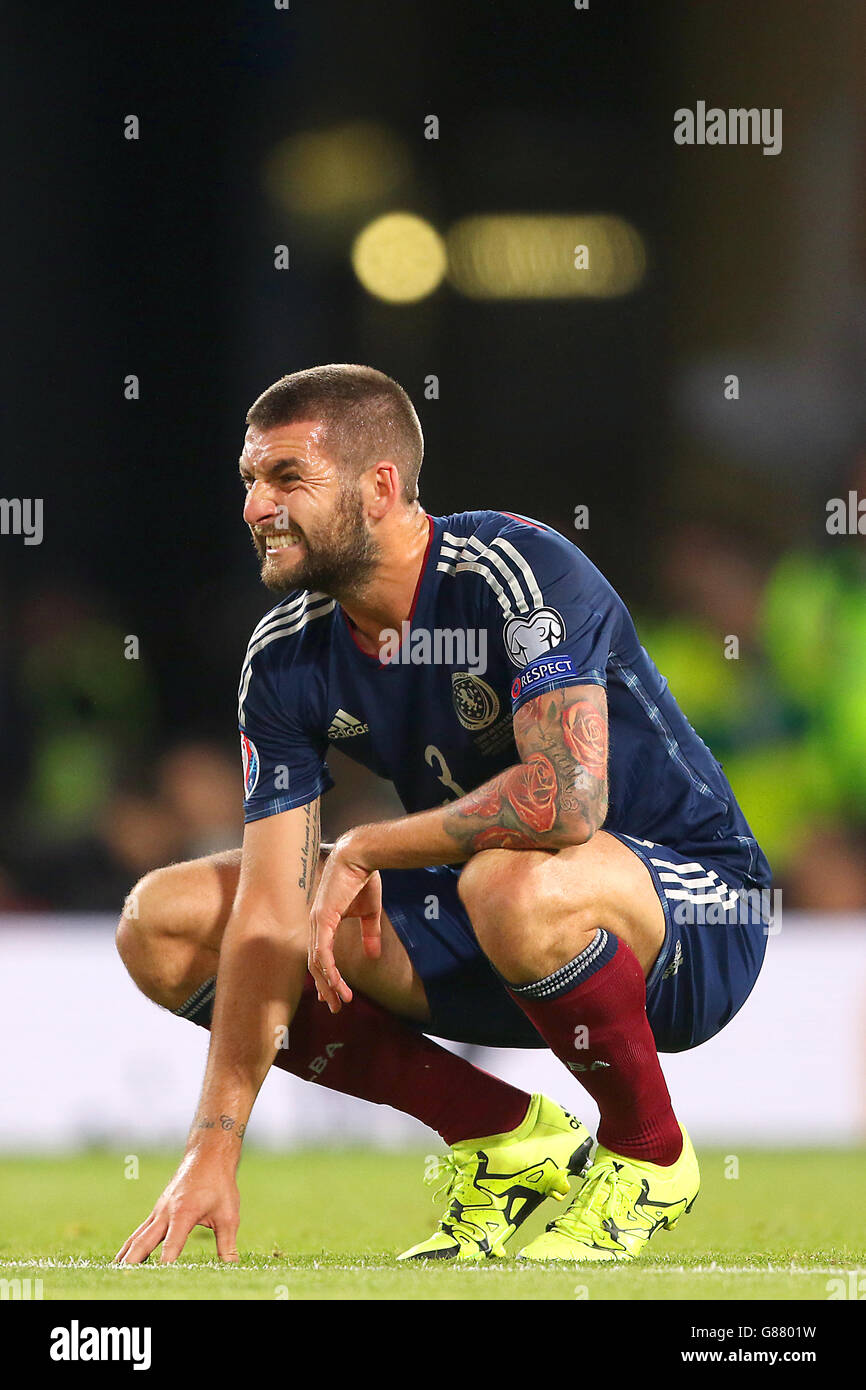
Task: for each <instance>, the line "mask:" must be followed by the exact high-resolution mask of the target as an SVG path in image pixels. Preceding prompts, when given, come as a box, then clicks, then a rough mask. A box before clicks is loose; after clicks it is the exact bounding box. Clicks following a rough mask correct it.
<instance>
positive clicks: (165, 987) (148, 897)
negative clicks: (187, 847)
mask: <svg viewBox="0 0 866 1390" xmlns="http://www.w3.org/2000/svg"><path fill="white" fill-rule="evenodd" d="M239 870H240V851H239V850H237V851H229V852H227V853H226V854H218V855H211V856H210V857H209V858H207V859H197V860H192V861H191V862H189V863H186V864H170V865H168V866H167V867H166V868H162V869H153V870H151V871H150V873H147V874H145V875H144V877H143V878H142V879H140V880H139V882H138V883H137V884H136V885H135V887H134V888H133V889H132V891H131V893H130V894H129V895H128V897H127V899H126V902H125V903H124V906H123V912H122V914H121V917H120V921H119V923H118V926H117V932H116V937H115V940H116V944H117V950H118V954H119V955H120V958H121V960H122V961H123V963H124V965H125V966H126V969H127V970H128V972H129V974H130V976H131V977H132V979H133V980H134V981H135V983H136V984H137V985H138V987H139V989H140V990H142V991H143V993H144V994H146V995H147V996H148V998H150V999H153V1000H155V1002H156V1003H158V1004H162V1005H163V1006H164V1007H165V1008H172V1009H174V1008H179V1007H180V1005H181V1004H182V1003H183V1002H184V1001H185V1000H186V999H187V998H188V997H189V995H190V994H191V993H192V992H193V990H195V989H196V988H197V987H198V985H199V984H201V983H202V982H203V980H204V979H207V978H208V976H209V975H212V974H214V972H215V971H216V967H217V962H218V959H219V946H220V941H221V939H222V933H223V931H224V930H225V925H226V922H227V921H228V918H229V915H230V913H231V906H232V902H233V901H234V895H235V891H236V889H237V880H238V874H239Z"/></svg>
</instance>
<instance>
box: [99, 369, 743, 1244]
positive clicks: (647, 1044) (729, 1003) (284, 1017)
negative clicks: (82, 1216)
mask: <svg viewBox="0 0 866 1390" xmlns="http://www.w3.org/2000/svg"><path fill="white" fill-rule="evenodd" d="M422 452H423V442H422V437H421V430H420V426H419V423H418V419H417V416H416V414H415V411H414V409H413V407H412V404H411V402H410V400H409V398H408V397H407V396H406V394H405V392H404V391H403V390H402V389H401V388H400V387H399V386H398V385H397V384H396V382H394V381H392V380H391V379H390V378H389V377H386V376H384V375H383V374H382V373H380V372H378V371H375V370H373V369H372V368H369V367H360V366H347V365H337V366H328V367H316V368H312V369H310V370H307V371H302V372H297V373H295V374H294V375H292V376H288V377H284V378H282V379H281V380H280V381H277V382H276V383H275V384H274V385H273V386H271V387H269V389H268V390H266V391H265V392H264V394H263V395H261V396H260V397H259V399H258V400H257V401H256V402H255V404H254V405H253V406H252V408H251V410H250V411H249V414H248V416H247V431H246V436H245V440H244V445H243V451H242V453H241V456H240V477H241V483H242V487H243V489H244V491H245V506H244V520H245V522H246V524H247V526H248V527H249V530H250V533H251V536H252V540H253V544H254V546H255V549H256V552H257V555H258V558H259V561H260V564H261V574H262V579H263V581H264V583H265V585H266V586H267V587H268V588H269V589H271V590H272V591H273V592H274V593H276V594H277V595H279V602H278V603H277V605H276V607H274V608H272V609H271V611H270V612H269V613H267V614H266V616H265V617H264V618H263V619H262V621H261V622H260V623H259V624H258V626H257V627H256V629H255V631H254V632H253V634H252V637H251V639H250V643H249V647H248V649H247V653H246V657H245V660H244V663H243V668H242V672H241V681H240V690H239V706H238V717H239V726H240V737H241V750H242V758H243V772H244V784H245V787H244V790H245V802H244V806H245V832H244V840H243V847H242V849H239V850H237V851H234V852H229V853H225V854H220V855H214V856H211V857H209V858H206V859H200V860H196V861H194V862H192V863H187V864H174V865H171V866H169V867H167V868H164V869H159V870H156V871H154V872H152V873H150V874H148V875H146V877H145V878H144V879H143V880H142V881H141V882H140V883H139V884H138V885H137V887H136V888H135V890H134V893H133V898H134V902H135V911H134V912H133V913H126V914H124V916H123V917H122V918H121V922H120V927H119V931H118V947H119V950H120V953H121V956H122V958H123V960H124V962H125V964H126V967H127V969H128V970H129V973H130V975H131V976H132V978H133V980H134V981H135V982H136V984H137V985H138V986H139V987H140V988H141V989H142V990H143V991H144V992H145V994H147V995H148V997H149V998H151V999H152V1000H154V1001H155V1002H156V1003H157V1004H159V1005H161V1006H162V1007H164V1008H166V1009H170V1010H172V1011H174V1012H175V1013H177V1014H179V1015H180V1016H181V1017H183V1018H187V1019H189V1020H190V1021H192V1022H194V1023H197V1024H199V1025H201V1026H203V1027H205V1028H209V1029H210V1033H211V1037H210V1046H209V1052H208V1061H207V1067H206V1072H205V1078H204V1083H203V1087H202V1093H201V1099H200V1102H199V1106H198V1110H197V1112H196V1115H195V1118H194V1120H193V1124H192V1128H191V1130H190V1134H189V1139H188V1142H187V1147H186V1152H185V1155H184V1157H183V1159H182V1161H181V1163H180V1166H179V1168H178V1170H177V1172H176V1174H175V1176H174V1177H173V1179H172V1180H171V1182H170V1183H169V1185H168V1187H167V1188H166V1190H165V1192H164V1193H163V1194H162V1196H161V1197H160V1199H159V1200H158V1202H157V1203H156V1206H155V1207H154V1209H153V1211H152V1212H151V1214H150V1215H149V1217H148V1218H147V1220H146V1221H144V1222H143V1223H142V1225H141V1226H139V1227H138V1229H137V1230H136V1231H134V1232H133V1234H132V1235H131V1236H130V1237H129V1238H128V1240H127V1241H126V1242H125V1243H124V1245H123V1247H122V1249H121V1250H120V1251H119V1253H118V1257H117V1258H118V1259H120V1260H121V1261H123V1262H125V1263H127V1264H138V1263H140V1262H141V1261H143V1260H146V1259H147V1258H148V1256H149V1255H150V1254H151V1252H152V1251H154V1250H155V1249H156V1248H157V1247H158V1246H159V1245H160V1244H161V1245H162V1247H163V1249H162V1256H161V1258H162V1260H163V1261H165V1262H171V1261H173V1260H175V1259H176V1258H177V1256H178V1255H179V1254H180V1252H181V1250H182V1249H183V1247H184V1244H185V1242H186V1239H187V1237H188V1235H189V1233H190V1231H191V1230H192V1228H193V1227H194V1226H195V1225H203V1226H208V1227H211V1228H212V1229H213V1231H214V1233H215V1237H216V1245H217V1251H218V1253H219V1255H220V1257H221V1258H222V1259H225V1260H236V1259H237V1258H238V1255H237V1244H236V1242H237V1232H238V1224H239V1210H240V1205H239V1194H238V1187H237V1182H236V1171H237V1165H238V1161H239V1158H240V1153H241V1147H242V1144H243V1139H244V1134H245V1131H246V1128H247V1124H248V1121H249V1118H250V1114H251V1111H252V1108H253V1104H254V1102H255V1098H256V1095H257V1093H258V1091H259V1088H260V1086H261V1084H262V1081H263V1079H264V1077H265V1075H266V1074H267V1071H268V1069H269V1067H271V1066H272V1065H276V1066H278V1067H280V1068H281V1069H283V1070H286V1071H290V1072H292V1073H294V1074H295V1075H297V1076H300V1077H303V1078H305V1079H306V1080H308V1081H310V1082H311V1083H313V1084H315V1085H319V1086H326V1087H329V1088H331V1089H333V1090H337V1091H342V1092H345V1093H346V1094H349V1095H353V1096H359V1097H362V1098H364V1099H366V1100H369V1101H372V1102H374V1103H376V1104H380V1105H391V1106H393V1107H395V1108H396V1109H398V1110H402V1111H405V1112H406V1113H408V1114H410V1115H413V1116H415V1117H417V1118H418V1119H419V1120H421V1121H422V1122H423V1123H425V1124H427V1125H428V1126H430V1127H431V1128H432V1129H434V1130H436V1131H437V1132H438V1133H439V1134H440V1135H441V1136H442V1138H443V1140H444V1141H445V1144H446V1145H447V1147H448V1149H449V1150H450V1152H449V1154H448V1157H447V1159H446V1185H447V1187H448V1194H447V1207H446V1210H445V1211H444V1213H443V1215H442V1217H441V1219H440V1221H439V1223H438V1226H437V1228H436V1229H435V1231H433V1233H432V1234H431V1235H429V1236H428V1237H427V1238H426V1239H421V1240H420V1241H419V1242H418V1243H417V1244H416V1245H414V1246H413V1247H412V1248H411V1249H409V1250H406V1251H404V1252H403V1254H402V1255H401V1256H400V1258H401V1259H405V1260H451V1259H456V1260H474V1261H478V1260H488V1259H491V1258H496V1257H500V1256H503V1255H506V1254H511V1253H516V1254H517V1255H518V1257H519V1258H520V1259H523V1260H542V1261H543V1260H566V1261H575V1262H580V1263H587V1262H609V1261H617V1260H619V1261H626V1260H633V1259H635V1258H636V1257H638V1256H640V1254H641V1252H642V1251H643V1250H644V1248H645V1247H646V1245H647V1243H648V1241H650V1240H651V1239H652V1238H653V1236H654V1235H655V1234H656V1232H657V1231H658V1230H659V1229H662V1228H664V1229H670V1228H671V1227H672V1226H674V1224H675V1223H676V1222H677V1221H678V1220H679V1218H680V1217H681V1216H682V1215H683V1214H684V1213H685V1212H688V1211H690V1210H691V1207H692V1205H693V1203H694V1201H695V1198H696V1197H697V1195H698V1189H699V1185H700V1179H699V1172H698V1162H697V1159H696V1156H695V1152H694V1149H693V1147H692V1144H691V1141H690V1139H689V1136H688V1133H687V1131H686V1128H685V1126H684V1125H683V1124H682V1123H681V1121H680V1119H679V1118H678V1116H677V1115H675V1113H674V1110H673V1108H672V1105H671V1099H670V1096H669V1094H668V1089H667V1086H666V1084H665V1079H664V1075H663V1073H662V1068H661V1065H660V1062H659V1053H664V1052H679V1051H682V1050H684V1049H688V1048H693V1047H697V1046H699V1045H700V1044H701V1043H702V1042H704V1041H706V1040H707V1039H708V1038H711V1037H713V1036H714V1035H715V1034H716V1033H718V1032H719V1030H720V1029H722V1028H724V1026H725V1024H726V1023H728V1022H729V1020H730V1019H731V1018H733V1016H734V1015H735V1014H736V1012H737V1011H738V1009H740V1008H741V1006H742V1005H743V1003H744V1002H745V1000H746V998H747V997H748V995H749V993H750V991H751V989H752V987H753V985H754V983H755V980H756V978H757V976H758V972H759V971H760V968H761V965H762V962H763V958H764V952H765V948H766V941H767V930H768V929H767V918H766V914H765V913H763V912H762V911H761V910H760V907H755V906H753V904H754V903H755V900H756V898H757V899H759V900H760V901H762V902H763V901H765V900H766V897H767V894H766V893H765V892H764V891H763V890H766V889H768V888H769V885H770V870H769V866H768V864H767V861H766V859H765V857H764V855H763V853H762V852H761V849H760V848H759V846H758V844H757V843H756V841H755V838H754V836H753V835H752V833H751V831H750V829H749V826H748V824H747V823H746V820H745V818H744V816H743V814H742V812H741V811H740V808H739V807H738V805H737V802H736V799H735V797H734V794H733V792H732V790H731V787H730V785H729V784H728V781H727V779H726V777H725V775H724V772H723V770H722V768H721V766H720V764H719V763H718V762H717V761H716V759H715V758H714V757H713V756H712V754H711V752H710V751H709V749H708V748H707V747H706V745H705V744H704V743H703V742H702V741H701V739H700V738H699V737H698V735H697V734H696V733H695V731H694V730H693V729H692V727H691V725H690V724H689V723H688V721H687V719H686V718H685V716H684V715H683V713H682V712H681V710H680V709H679V707H678V705H677V703H676V700H675V699H674V697H673V695H672V694H671V692H670V691H669V690H668V689H667V684H666V682H665V680H664V678H663V677H662V676H661V675H660V674H659V672H658V670H657V669H656V667H655V666H654V665H653V662H652V660H651V658H650V657H649V656H648V655H647V653H646V652H645V651H644V649H643V648H642V647H641V645H640V643H639V641H638V638H637V635H636V632H635V628H634V625H633V623H632V620H631V618H630V616H629V613H628V611H627V609H626V607H625V605H624V604H623V602H622V600H621V599H620V598H619V597H618V595H617V594H616V593H615V592H614V590H613V589H612V588H611V586H610V584H609V583H608V582H607V580H606V579H605V578H604V577H603V576H602V575H601V574H600V573H599V571H598V570H597V569H596V568H595V566H594V565H593V564H591V563H590V561H589V560H588V559H587V557H586V556H585V555H583V554H582V552H581V551H580V550H578V549H577V548H576V547H575V546H574V545H572V544H571V543H570V542H569V541H567V540H565V539H564V538H563V537H562V536H560V535H559V534H557V533H556V532H555V531H553V530H551V529H550V528H549V527H547V526H545V525H542V524H541V523H539V522H537V521H533V520H531V519H530V518H528V517H524V516H522V515H516V514H511V513H503V512H498V511H484V510H481V511H468V512H457V513H454V514H453V515H449V516H431V515H428V514H427V513H426V512H425V511H424V510H423V509H422V507H421V504H420V502H419V499H418V473H419V469H420V466H421V459H422ZM329 745H333V746H336V747H338V748H339V749H340V750H341V751H342V752H344V753H345V754H347V755H348V756H349V757H350V758H353V759H355V760H356V761H358V762H359V763H361V764H363V766H364V767H366V768H368V769H370V770H371V771H372V772H374V773H376V774H378V775H379V776H380V777H385V778H388V779H390V780H391V782H393V784H394V786H395V788H396V790H397V793H398V795H399V797H400V800H401V803H402V805H403V807H404V809H405V815H403V816H401V817H400V818H398V819H396V820H392V821H387V822H381V823H377V824H371V825H360V826H357V827H356V828H355V829H353V830H351V831H350V832H348V833H347V834H344V835H343V836H341V838H340V839H339V840H338V841H337V842H336V844H335V845H334V846H332V847H330V852H328V853H326V852H325V851H324V850H323V848H322V847H321V845H320V836H319V801H320V797H321V796H322V794H323V793H324V792H326V791H327V790H328V788H329V787H330V786H331V785H332V783H331V780H330V777H329V774H328V770H327V766H326V761H325V759H326V753H327V749H328V747H329ZM436 1037H438V1038H444V1039H454V1040H458V1041H462V1042H465V1043H471V1044H481V1045H485V1046H488V1047H509V1048H513V1047H518V1048H549V1049H550V1050H551V1051H552V1052H553V1053H554V1054H555V1055H556V1056H557V1057H558V1058H559V1060H560V1061H561V1062H562V1064H563V1066H564V1067H566V1068H567V1069H568V1071H569V1073H570V1074H571V1076H572V1078H573V1081H574V1101H573V1109H574V1110H575V1112H576V1113H577V1114H579V1113H580V1109H581V1095H582V1091H585V1092H588V1093H589V1095H590V1096H591V1097H592V1099H593V1100H594V1101H595V1103H596V1105H597V1106H598V1109H599V1112H600V1117H601V1118H600V1123H599V1128H598V1135H597V1145H595V1147H594V1146H593V1140H592V1137H591V1135H590V1134H589V1133H588V1131H587V1129H586V1127H585V1126H584V1125H583V1123H582V1122H581V1121H580V1120H579V1119H578V1118H575V1116H574V1115H572V1114H570V1113H568V1112H567V1111H565V1110H563V1109H562V1108H561V1107H560V1106H559V1105H557V1104H555V1103H554V1102H553V1101H551V1100H549V1099H547V1098H546V1097H544V1096H542V1095H531V1096H530V1095H527V1094H525V1093H524V1092H522V1091H520V1090H518V1089H516V1088H515V1087H513V1086H510V1085H508V1084H506V1083H505V1082H503V1081H501V1080H499V1079H498V1078H497V1077H495V1076H493V1075H490V1074H488V1073H487V1072H484V1071H482V1070H480V1069H479V1068H477V1067H475V1066H473V1065H471V1064H470V1063H469V1062H468V1061H466V1060H465V1059H463V1058H461V1057H458V1056H456V1055H454V1054H453V1053H451V1052H449V1051H448V1050H446V1049H445V1048H442V1047H440V1046H439V1044H438V1043H437V1042H435V1041H434V1040H433V1039H434V1038H436ZM287 1039H288V1044H289V1045H288V1046H287V1047H286V1046H284V1045H283V1044H284V1043H285V1041H286V1040H287ZM311 1100H312V1094H311ZM548 1198H553V1199H555V1200H556V1201H557V1202H558V1203H559V1204H560V1205H559V1206H558V1207H557V1208H551V1214H552V1215H555V1219H553V1220H552V1221H551V1224H550V1225H549V1226H548V1227H547V1230H546V1231H545V1232H544V1233H543V1234H542V1235H540V1236H538V1237H537V1238H536V1239H535V1240H532V1241H530V1242H529V1244H526V1245H523V1246H522V1247H521V1242H520V1241H519V1239H517V1240H515V1239H514V1237H515V1236H516V1235H517V1233H518V1231H519V1228H520V1226H521V1225H522V1224H523V1222H524V1221H525V1220H526V1218H527V1217H528V1216H529V1215H530V1214H531V1213H532V1212H533V1211H535V1210H536V1209H537V1207H538V1206H539V1205H540V1204H541V1203H543V1202H545V1201H546V1200H547V1199H548ZM567 1198H570V1202H567V1201H566V1199H567ZM556 1213H558V1214H556ZM419 1234H420V1233H419Z"/></svg>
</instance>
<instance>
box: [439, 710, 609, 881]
mask: <svg viewBox="0 0 866 1390" xmlns="http://www.w3.org/2000/svg"><path fill="white" fill-rule="evenodd" d="M514 741H515V743H516V744H517V751H518V752H519V753H520V759H521V761H520V762H519V763H518V764H516V765H515V766H514V767H509V768H506V770H505V772H501V773H500V774H499V776H498V777H494V778H493V780H492V781H490V782H485V784H484V785H483V786H482V787H479V788H478V790H477V791H474V792H470V793H469V794H468V796H464V797H461V799H460V800H459V801H456V802H455V803H454V804H453V805H452V806H448V807H446V808H445V815H444V826H445V829H446V830H447V832H448V834H449V835H451V836H452V837H453V838H454V840H456V842H457V844H458V845H459V847H460V849H461V850H462V851H468V853H465V852H464V853H461V854H460V855H459V856H458V857H459V858H460V859H463V858H468V857H469V855H472V854H477V853H478V851H479V850H482V849H561V848H562V847H563V846H565V845H579V844H583V843H585V841H586V840H589V839H591V837H592V836H593V835H594V834H595V832H596V830H598V828H599V827H600V826H601V824H602V822H603V821H604V818H605V816H606V814H607V696H606V695H605V692H604V689H603V688H602V687H601V686H598V685H573V686H566V687H565V688H564V689H561V690H552V691H551V692H550V693H549V694H547V695H536V697H535V699H534V700H528V701H527V702H526V704H525V705H522V706H521V707H520V709H519V710H518V711H517V713H516V715H515V716H514Z"/></svg>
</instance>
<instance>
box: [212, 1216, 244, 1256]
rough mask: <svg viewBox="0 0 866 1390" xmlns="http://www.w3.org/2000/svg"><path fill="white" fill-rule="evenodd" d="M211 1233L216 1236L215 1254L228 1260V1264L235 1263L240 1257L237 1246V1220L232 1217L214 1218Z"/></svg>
mask: <svg viewBox="0 0 866 1390" xmlns="http://www.w3.org/2000/svg"><path fill="white" fill-rule="evenodd" d="M213 1233H214V1235H215V1236H216V1248H217V1254H218V1255H219V1257H220V1259H221V1260H226V1261H228V1263H229V1264H237V1262H238V1260H239V1259H240V1256H239V1255H238V1246H237V1236H238V1223H237V1221H235V1220H234V1219H230V1220H229V1219H226V1220H223V1219H220V1220H214V1223H213Z"/></svg>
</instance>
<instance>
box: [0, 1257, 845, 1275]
mask: <svg viewBox="0 0 866 1390" xmlns="http://www.w3.org/2000/svg"><path fill="white" fill-rule="evenodd" d="M415 1268H418V1266H417V1265H416V1266H415ZM440 1268H441V1266H440ZM625 1268H629V1269H634V1270H635V1271H636V1272H637V1273H638V1274H811V1275H820V1274H866V1269H864V1268H863V1267H862V1266H860V1265H845V1266H841V1265H835V1266H829V1265H826V1266H825V1265H719V1264H715V1263H713V1264H710V1265H647V1266H641V1265H628V1266H626V1265H616V1264H598V1265H595V1264H593V1265H587V1264H580V1263H577V1262H575V1263H569V1262H567V1261H566V1262H563V1263H562V1264H556V1265H553V1264H550V1265H541V1264H540V1263H535V1262H532V1261H527V1262H526V1263H525V1264H524V1263H519V1264H518V1263H514V1264H511V1263H505V1262H501V1261H496V1262H493V1261H491V1263H489V1264H483V1265H474V1264H473V1265H452V1266H451V1267H450V1269H451V1273H452V1274H453V1273H458V1274H460V1275H477V1274H514V1275H518V1276H522V1275H524V1274H526V1273H527V1272H529V1271H531V1272H533V1273H536V1274H538V1273H544V1274H545V1275H548V1276H553V1275H556V1274H569V1275H574V1274H577V1273H580V1274H589V1273H593V1274H598V1273H607V1272H613V1271H614V1270H616V1272H617V1273H619V1272H620V1271H622V1270H623V1269H625ZM0 1269H52V1270H75V1269H90V1270H100V1271H102V1272H103V1273H121V1272H123V1273H127V1272H131V1271H132V1270H134V1269H147V1270H154V1269H159V1270H163V1269H176V1270H178V1271H180V1272H181V1273H182V1272H183V1271H184V1270H192V1269H197V1270H199V1269H206V1270H210V1271H212V1272H214V1273H217V1274H220V1273H228V1272H229V1271H231V1270H235V1271H237V1272H239V1273H244V1274H265V1275H271V1274H273V1275H280V1274H329V1273H332V1272H333V1273H335V1274H386V1273H390V1274H396V1273H398V1270H397V1269H396V1268H395V1266H394V1265H368V1264H360V1265H333V1264H327V1265H319V1264H316V1263H314V1264H312V1265H295V1264H284V1265H270V1266H264V1267H263V1266H261V1265H242V1264H225V1265H215V1264H199V1263H195V1264H182V1265H161V1264H143V1265H116V1264H112V1263H110V1262H108V1261H106V1262H105V1263H102V1262H101V1261H97V1260H86V1259H83V1258H82V1259H78V1258H73V1257H70V1259H68V1260H0Z"/></svg>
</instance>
